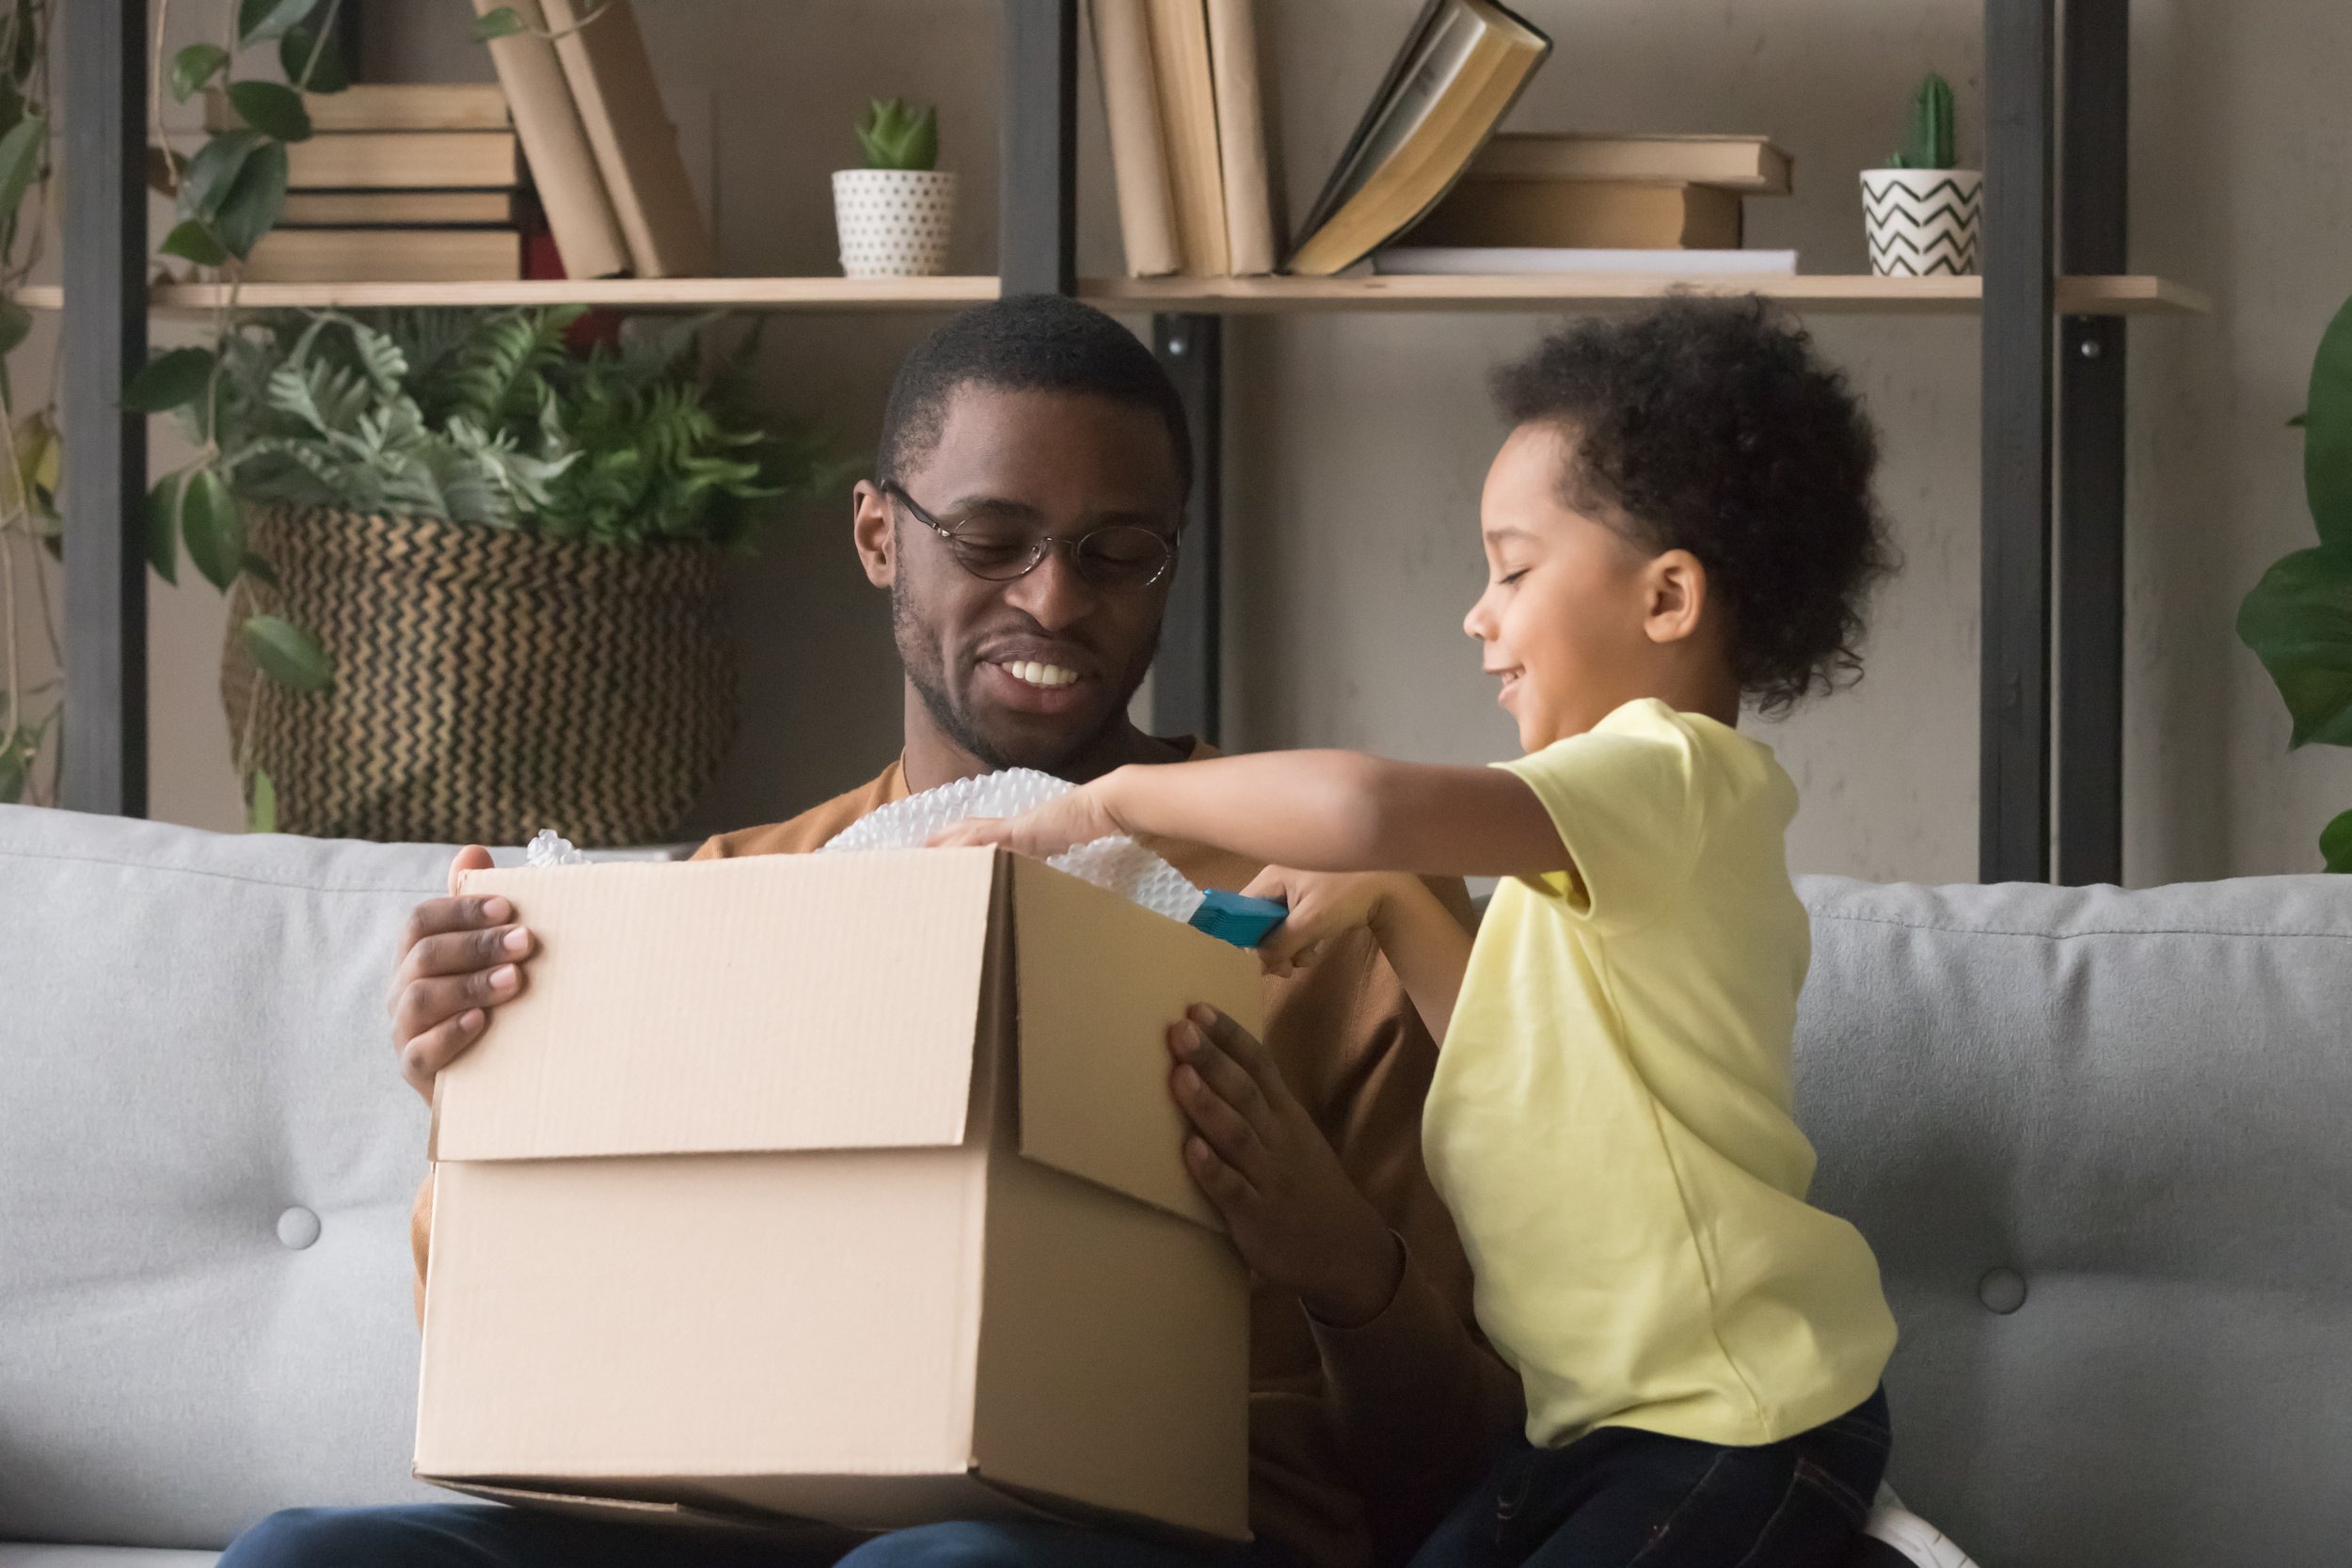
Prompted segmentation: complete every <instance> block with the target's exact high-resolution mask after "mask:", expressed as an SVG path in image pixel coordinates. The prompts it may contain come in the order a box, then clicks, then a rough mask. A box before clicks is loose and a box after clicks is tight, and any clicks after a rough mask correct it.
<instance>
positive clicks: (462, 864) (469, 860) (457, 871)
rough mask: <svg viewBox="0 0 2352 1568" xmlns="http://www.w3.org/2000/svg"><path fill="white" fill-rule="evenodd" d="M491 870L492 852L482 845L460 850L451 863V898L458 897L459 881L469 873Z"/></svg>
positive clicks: (471, 845)
mask: <svg viewBox="0 0 2352 1568" xmlns="http://www.w3.org/2000/svg"><path fill="white" fill-rule="evenodd" d="M489 869H490V851H489V850H487V849H485V848H484V847H482V846H481V845H479V844H469V845H467V846H466V847H464V848H463V849H460V850H458V851H457V853H456V855H455V856H453V858H452V859H451V861H450V863H449V892H450V896H451V897H453V898H454V897H455V896H456V895H457V891H458V888H457V884H458V879H460V878H462V877H463V876H465V874H466V873H467V872H469V871H487V870H489ZM500 918H501V919H504V918H505V917H504V916H503V915H501V917H500Z"/></svg>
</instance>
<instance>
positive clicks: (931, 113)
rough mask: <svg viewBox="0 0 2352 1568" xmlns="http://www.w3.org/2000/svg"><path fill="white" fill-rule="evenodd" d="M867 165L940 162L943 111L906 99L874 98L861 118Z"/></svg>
mask: <svg viewBox="0 0 2352 1568" xmlns="http://www.w3.org/2000/svg"><path fill="white" fill-rule="evenodd" d="M857 139H858V140H859V141H861V142H863V143H865V145H866V167H867V168H933V167H936V166H938V164H939V111H938V110H936V109H934V108H932V107H931V106H930V104H928V103H926V104H923V105H922V106H921V107H919V108H918V107H916V106H915V105H914V104H912V103H907V102H906V101H905V100H904V99H898V98H890V99H882V98H877V99H875V100H874V102H873V104H872V106H871V107H870V108H868V109H867V110H866V118H865V119H863V120H861V121H859V122H858V127H857Z"/></svg>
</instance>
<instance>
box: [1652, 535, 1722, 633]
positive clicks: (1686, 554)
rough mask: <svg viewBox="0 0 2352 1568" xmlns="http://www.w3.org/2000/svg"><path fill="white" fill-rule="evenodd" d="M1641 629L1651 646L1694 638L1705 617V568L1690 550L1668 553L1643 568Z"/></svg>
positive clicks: (1657, 557)
mask: <svg viewBox="0 0 2352 1568" xmlns="http://www.w3.org/2000/svg"><path fill="white" fill-rule="evenodd" d="M1642 577H1643V580H1642V587H1643V594H1644V600H1645V603H1644V614H1643V617H1642V629H1643V630H1644V631H1645V632H1647V633H1648V634H1649V640H1650V641H1653V642H1680V641H1685V640H1686V639H1688V638H1690V637H1692V636H1693V635H1695V634H1696V633H1697V631H1698V629H1699V625H1700V623H1701V621H1702V620H1703V619H1704V618H1705V616H1706V614H1707V568H1706V567H1705V566H1702V565H1701V564H1699V558H1698V557H1697V556H1695V555H1692V553H1691V552H1690V551H1689V550H1668V551H1667V552H1666V553H1665V554H1663V555H1661V556H1656V557H1653V558H1652V559H1651V561H1650V562H1649V564H1648V565H1647V566H1645V568H1643V574H1642Z"/></svg>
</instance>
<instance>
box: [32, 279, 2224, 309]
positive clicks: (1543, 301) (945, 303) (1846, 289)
mask: <svg viewBox="0 0 2352 1568" xmlns="http://www.w3.org/2000/svg"><path fill="white" fill-rule="evenodd" d="M1678 288H1679V289H1690V290H1692V291H1695V292H1697V293H1714V294H1740V293H1761V294H1764V295H1767V296H1768V297H1770V298H1772V299H1777V300H1780V301H1782V302H1783V303H1785V304H1788V305H1789V306H1791V307H1794V308H1795V309H1800V310H1804V311H1815V312H1836V313H1847V314H1872V313H1875V314H1890V315H1938V314H1965V313H1968V312H1971V311H1974V310H1976V309H1979V307H1980V306H1981V305H1982V303H1983V293H1984V290H1983V280H1982V279H1981V278H1976V277H1833V276H1823V275H1819V274H1812V275H1800V276H1798V277H1660V276H1657V275H1655V274H1647V273H1638V274H1609V275H1603V274H1597V273H1587V274H1545V275H1532V276H1511V277H1091V278H1088V279H1086V280H1085V281H1084V282H1082V283H1081V284H1080V285H1079V293H1080V294H1081V296H1082V297H1084V298H1086V299H1088V300H1090V301H1092V302H1093V303H1095V304H1097V305H1100V306H1102V307H1103V308H1104V309H1109V310H1130V311H1143V310H1168V311H1193V312H1200V313H1206V314H1220V315H1276V314H1283V313H1287V312H1290V311H1300V310H1325V311H1327V310H1390V311H1394V310H1518V311H1551V310H1573V309H1607V308H1610V307H1613V306H1621V305H1631V304H1638V303H1640V302H1641V301H1644V300H1648V299H1655V298H1657V297H1659V296H1660V295H1661V294H1663V293H1668V292H1670V291H1672V290H1675V289H1678ZM18 297H19V298H20V299H21V300H22V301H23V302H24V304H25V305H26V306H28V307H31V308H32V309H53V310H54V309H58V308H59V307H60V306H61V305H62V304H63V298H62V290H60V289H59V288H58V287H57V286H56V285H54V284H53V285H48V286H43V287H32V288H27V289H24V291H22V293H20V294H19V296H18ZM152 297H153V301H154V306H155V309H158V310H164V311H191V310H208V309H214V308H215V306H216V305H218V304H219V302H220V299H221V288H220V286H219V285H217V284H210V283H177V284H161V285H158V286H157V287H156V289H155V290H154V292H153V296H152ZM995 297H996V279H995V278H993V277H888V278H865V277H672V278H646V279H641V278H627V277H622V278H609V279H603V280H596V281H590V282H570V281H555V282H531V283H252V284H247V285H246V287H245V289H244V290H243V291H241V293H239V295H238V301H239V303H240V304H241V305H244V306H246V307H248V308H251V309H262V308H264V307H271V306H312V307H325V306H339V307H351V308H357V307H364V306H403V305H478V306H494V305H556V304H563V303H566V302H570V303H576V304H581V305H604V306H614V307H620V308H624V309H644V310H651V309H694V308H720V307H724V308H734V309H754V310H947V309H957V308H960V307H961V306H965V305H973V304H977V303H979V302H980V301H982V300H989V299H994V298H995ZM2211 309H2213V305H2212V302H2211V301H2210V300H2209V299H2207V298H2206V296H2205V295H2203V294H2202V293H2199V292H2198V291H2196V290H2194V289H2191V288H2188V287H2186V286H2185V285H2183V284H2180V283H2175V282H2173V281H2171V280H2170V279H2169V278H2163V277H2062V278H2060V279H2058V310H2059V312H2060V313H2061V314H2066V315H2100V316H2118V315H2142V314H2154V313H2188V314H2203V313H2205V312H2207V311H2209V310H2211Z"/></svg>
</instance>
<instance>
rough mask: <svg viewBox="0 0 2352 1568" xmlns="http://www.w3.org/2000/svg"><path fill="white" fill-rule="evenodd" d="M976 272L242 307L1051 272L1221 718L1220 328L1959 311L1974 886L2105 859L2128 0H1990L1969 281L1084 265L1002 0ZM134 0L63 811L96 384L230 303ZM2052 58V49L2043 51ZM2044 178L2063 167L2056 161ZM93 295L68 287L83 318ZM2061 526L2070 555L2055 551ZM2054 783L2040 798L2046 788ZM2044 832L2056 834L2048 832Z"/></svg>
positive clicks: (92, 192)
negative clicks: (1289, 272) (1101, 389)
mask: <svg viewBox="0 0 2352 1568" xmlns="http://www.w3.org/2000/svg"><path fill="white" fill-rule="evenodd" d="M1003 5H1004V26H1003V29H1002V39H1003V54H1002V82H1003V87H1002V96H1001V99H1000V105H1001V107H1000V117H999V119H1000V138H1001V150H1000V168H1001V174H1000V180H999V190H998V232H999V233H1000V235H1002V236H1003V237H1004V238H1003V239H1002V241H1001V242H1000V249H999V255H998V258H997V263H998V271H997V273H996V275H995V276H993V277H992V276H977V277H925V278H898V279H883V280H874V279H851V278H842V277H705V278H677V279H658V280H639V279H611V280H596V281H580V282H526V283H481V284H470V283H335V284H267V285H259V284H257V285H251V286H248V287H246V288H245V289H243V290H242V291H240V293H239V294H238V300H239V303H240V304H241V305H244V306H246V307H250V308H256V309H259V308H263V307H272V306H312V307H320V306H338V307H367V306H427V305H441V306H484V307H488V306H501V305H514V304H550V303H559V302H577V303H580V304H588V305H598V306H608V307H614V308H621V309H645V310H658V309H710V308H731V309H747V310H776V311H946V310H952V309H960V308H961V307H963V306H966V305H970V304H974V303H977V302H980V301H983V300H988V299H993V298H996V297H998V296H999V295H1000V293H1006V292H1013V293H1026V292H1050V293H1072V294H1075V295H1077V296H1079V297H1081V298H1085V299H1088V300H1089V301H1092V302H1093V303H1095V304H1098V305H1100V306H1102V307H1104V309H1111V310H1116V311H1120V312H1124V313H1128V314H1146V313H1148V314H1150V315H1151V316H1152V346H1153V348H1154V349H1155V351H1156V352H1157V353H1158V354H1159V355H1160V356H1161V358H1162V360H1163V362H1164V363H1165V364H1166V365H1167V366H1168V370H1169V372H1170V374H1171V375H1172V376H1173V378H1174V379H1175V381H1176V383H1177V386H1178V388H1179V391H1180V392H1181V394H1182V395H1183V397H1184V403H1185V406H1186V412H1187V414H1188V415H1189V417H1190V419H1191V420H1192V424H1193V428H1194V431H1195V433H1196V440H1197V442H1198V444H1199V447H1200V453H1199V455H1200V483H1199V484H1198V486H1197V488H1196V495H1195V497H1194V499H1193V511H1192V516H1191V518H1190V519H1189V523H1188V527H1189V529H1190V531H1191V532H1190V537H1191V540H1192V541H1193V543H1192V545H1191V546H1190V547H1188V548H1187V549H1186V551H1185V552H1184V562H1183V564H1182V566H1181V567H1180V571H1179V576H1178V578H1177V580H1176V582H1175V584H1174V587H1173V589H1172V591H1171V594H1170V597H1169V604H1168V621H1167V626H1166V632H1165V636H1164V639H1163V643H1162V652H1161V657H1160V662H1159V665H1158V670H1157V676H1156V679H1155V681H1154V693H1155V704H1156V711H1155V713H1154V716H1153V717H1154V721H1155V723H1156V725H1157V726H1158V727H1159V728H1161V729H1163V730H1164V731H1168V732H1171V733H1172V732H1176V731H1190V732H1193V733H1197V734H1200V735H1203V736H1209V737H1212V738H1214V737H1215V736H1216V731H1217V727H1218V725H1217V719H1218V689H1219V685H1220V671H1219V668H1218V653H1217V649H1218V642H1219V606H1218V565H1219V562H1218V554H1219V550H1218V545H1219V539H1220V535H1221V525H1222V518H1221V515H1220V512H1221V499H1220V497H1219V494H1218V492H1219V488H1220V485H1219V479H1220V474H1221V455H1222V452H1221V439H1222V425H1223V403H1222V380H1223V335H1222V324H1223V321H1224V318H1226V317H1227V316H1232V315H1280V314H1288V313H1294V312H1306V311H1319V312H1329V311H1473V310H1474V311H1523V312H1562V311H1578V310H1595V309H1612V308H1620V307H1624V306H1627V305H1629V304H1634V303H1638V302H1640V301H1642V300H1645V299H1651V298H1655V297H1658V296H1659V295H1661V294H1662V293H1667V292H1669V291H1671V290H1673V289H1677V288H1695V289H1699V290H1702V291H1709V292H1719V293H1747V292H1756V293H1764V294H1766V295H1768V296H1771V297H1772V298H1775V299H1778V300H1781V301H1782V302H1784V303H1786V304H1788V305H1789V306H1790V307H1792V308H1794V309H1800V310H1803V311H1805V312H1808V313H1833V312H1834V313H1847V314H1862V313H1867V314H1883V315H1890V316H1907V315H1944V316H1950V315H1969V314H1973V315H1976V316H1977V317H1979V321H1980V323H1981V326H1980V331H1981V336H1982V343H1983V354H1982V359H1981V363H1982V371H1981V374H1982V379H1983V407H1984V410H1985V413H1984V421H1983V429H1982V433H1981V439H1980V445H1981V460H1982V471H1983V476H1984V483H1983V529H1982V540H1983V561H1984V566H1983V573H1984V578H1983V580H1984V599H1983V610H1982V625H1983V654H1982V659H1983V662H1982V669H1981V677H1980V693H1981V695H1980V707H1981V728H1980V734H1981V739H1980V743H1979V745H1980V778H1981V781H1982V788H1981V796H1980V805H1979V867H1980V873H1981V875H1983V876H1984V877H1985V879H1988V880H1996V879H2026V880H2039V879H2045V878H2047V877H2049V876H2050V874H2051V871H2052V867H2053V856H2054V851H2055V863H2056V870H2057V873H2058V879H2059V880H2062V881H2077V882H2080V881H2096V880H2117V879H2120V877H2121V872H2122V530H2123V477H2124V467H2123V464H2124V451H2123V413H2124V405H2123V392H2124V368H2125V346H2126V344H2125V336H2124V330H2123V329H2124V322H2125V318H2128V317H2133V316H2143V315H2167V314H2170V315H2178V314H2194V313H2201V312H2204V311H2206V310H2208V309H2211V306H2210V302H2209V301H2208V300H2207V299H2206V298H2205V296H2204V295H2202V294H2201V293H2199V292H2198V291H2197V290H2195V289H2194V288H2191V287H2189V286H2188V285H2186V284H2185V283H2182V282H2178V281H2175V280H2172V279H2169V278H2164V277H2149V276H2140V275H2134V274H2132V273H2130V272H2129V271H2128V266H2127V257H2126V254H2125V245H2124V233H2125V227H2124V216H2125V206H2124V203H2125V195H2126V191H2125V175H2126V172H2127V170H2126V159H2125V150H2126V131H2127V124H2128V113H2129V90H2128V82H2127V79H2126V75H2125V70H2126V62H2127V58H2128V53H2129V50H2128V42H2129V40H2128V24H2129V8H2128V0H2066V3H2065V5H2064V8H2063V12H2064V18H2063V28H2064V44H2065V47H2064V50H2063V54H2062V55H2061V53H2060V50H2059V48H2058V43H2059V30H2060V20H2059V7H2058V0H1984V39H1985V67H1984V69H1985V82H1986V105H1985V113H1986V121H1987V126H1988V143H1987V149H1986V159H1985V162H1986V192H1987V208H1986V214H1985V229H1986V245H1985V249H1984V252H1983V259H1982V265H1983V276H1982V277H1964V278H1953V277H1937V278H1886V277H1842V276H1820V275H1799V276H1796V277H1738V278H1714V279H1709V278H1705V277H1665V276H1646V275H1639V274H1635V275H1611V276H1599V275H1587V276H1568V275H1550V276H1540V277H1536V276H1524V277H1512V276H1504V277H1375V276H1351V277H1331V278H1319V277H1318V278H1305V277H1238V278H1235V277H1220V278H1182V277H1167V278H1128V277H1112V278H1083V279H1082V278H1080V277H1078V276H1077V272H1076V267H1075V254H1076V250H1075V237H1076V213H1077V200H1076V197H1077V193H1076V180H1077V175H1076V168H1077V156H1076V151H1077V148H1076V142H1077V95H1078V87H1079V79H1080V73H1079V69H1078V37H1079V30H1078V16H1077V0H1003ZM146 12H147V6H146V0H88V4H87V14H84V11H83V10H82V8H79V7H77V11H76V19H75V20H76V26H75V27H74V28H72V29H71V30H69V31H67V32H66V34H65V35H64V39H63V42H64V49H65V57H64V83H65V87H66V91H65V93H64V94H63V97H64V101H65V103H66V115H65V127H64V131H65V141H66V145H67V147H68V149H69V153H68V155H69V156H70V157H71V158H72V161H73V163H74V165H75V174H76V178H75V179H74V180H73V181H72V182H68V184H67V186H66V197H67V202H66V214H65V225H64V228H65V251H66V261H67V277H69V278H71V279H72V280H73V281H72V288H71V291H70V293H69V291H66V290H61V289H56V288H51V289H45V290H43V289H35V290H27V291H25V292H24V295H23V298H24V303H25V304H27V305H28V306H32V307H34V308H36V309H62V310H64V311H65V315H66V321H65V339H64V342H63V345H62V352H63V353H64V354H65V355H66V356H68V357H69V360H70V361H71V362H72V363H74V364H76V365H87V366H96V367H101V368H102V369H103V368H104V367H110V366H111V367H115V368H116V369H118V370H119V372H120V375H118V376H115V377H112V378H110V377H109V376H107V375H105V374H103V373H102V374H98V375H86V376H76V377H72V378H70V380H71V382H72V383H73V384H78V387H79V388H80V390H79V392H78V394H77V393H75V392H73V391H72V388H71V387H70V388H69V398H68V402H67V404H66V407H65V409H64V411H63V412H64V420H65V424H66V439H65V443H64V446H65V451H66V454H67V463H68V475H67V483H68V485H69V486H70V487H71V490H72V494H73V495H74V496H75V497H76V498H77V510H78V511H80V512H81V513H82V515H84V516H85V517H88V516H91V515H105V516H110V517H112V518H113V519H114V523H115V526H114V527H112V528H91V527H77V528H74V529H71V530H69V531H68V534H67V542H66V548H67V553H68V566H69V570H68V573H67V579H68V607H67V640H68V644H69V646H68V661H69V665H70V667H71V668H72V671H73V673H74V679H73V681H72V689H71V693H70V697H69V712H68V722H67V726H66V734H67V736H68V742H67V744H68V752H67V758H66V762H67V768H68V802H69V804H72V805H74V806H76V807H79V808H81V809H85V810H94V811H104V812H116V813H122V814H127V815H140V814H143V812H144V809H145V795H146V778H145V771H146V768H145V742H146V733H145V732H146V722H145V721H146V714H145V684H146V683H145V679H144V673H145V657H146V653H145V642H144V633H145V620H146V613H145V594H146V576H145V573H146V568H145V552H144V548H143V527H142V521H141V516H140V510H141V501H142V499H143V496H144V492H145V489H146V450H145V446H146V443H145V431H144V428H143V421H141V420H137V419H135V418H134V417H131V416H127V415H125V414H124V413H123V412H122V410H121V409H120V407H119V404H118V403H117V401H116V398H115V395H114V388H116V387H119V385H120V384H121V376H125V375H127V374H128V373H129V372H130V371H131V370H132V369H134V368H135V367H136V366H137V365H139V364H140V363H143V362H144V360H145V359H146V356H147V341H148V327H149V318H150V314H151V312H160V313H162V314H164V315H167V316H169V315H177V314H183V313H188V312H196V311H203V310H209V309H215V308H216V307H217V306H218V305H219V304H220V303H222V299H223V293H224V291H223V290H222V289H221V288H220V287H219V286H217V285H206V284H194V285H191V284H166V285H159V286H155V287H152V288H151V287H149V286H148V285H147V283H146V281H145V279H146V277H147V271H148V266H149V236H148V234H147V233H146V229H145V210H146V196H145V190H144V186H143V182H142V147H143V142H144V136H145V117H146V103H147V98H148V93H149V84H148V80H147V71H148V55H147V51H146V49H145V47H144V44H143V34H144V28H145V24H146ZM2061 58H2062V60H2063V67H2062V70H2061V66H2060V60H2061ZM2061 172H2062V173H2063V176H2064V178H2063V179H2062V180H2061V179H2059V175H2060V173H2061ZM86 306H87V308H85V307H86ZM2061 538H2062V539H2063V542H2064V546H2065V548H2064V551H2063V554H2062V556H2061V554H2060V552H2059V550H2058V543H2059V541H2060V539H2061ZM2054 782H2055V788H2054V787H2053V785H2054ZM2054 829H2055V832H2054V831H2053V830H2054Z"/></svg>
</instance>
